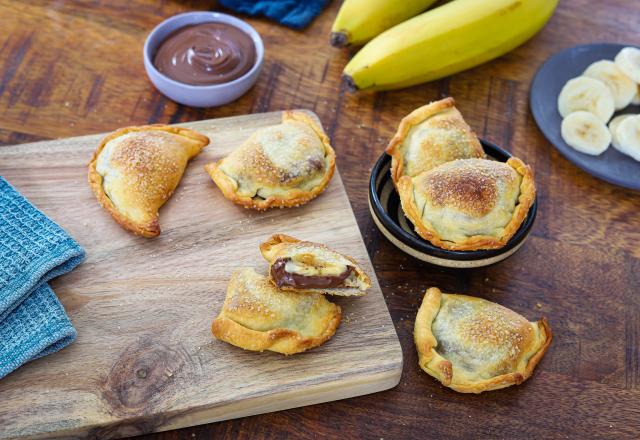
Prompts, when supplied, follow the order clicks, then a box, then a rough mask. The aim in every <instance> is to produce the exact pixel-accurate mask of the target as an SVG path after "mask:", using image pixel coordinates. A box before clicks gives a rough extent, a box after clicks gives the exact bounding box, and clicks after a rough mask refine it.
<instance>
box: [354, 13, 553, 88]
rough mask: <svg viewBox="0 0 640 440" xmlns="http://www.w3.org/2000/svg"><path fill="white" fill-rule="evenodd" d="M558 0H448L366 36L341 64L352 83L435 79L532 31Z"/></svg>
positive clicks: (404, 83)
mask: <svg viewBox="0 0 640 440" xmlns="http://www.w3.org/2000/svg"><path fill="white" fill-rule="evenodd" d="M558 1H559V0H454V1H452V2H450V3H447V4H445V5H442V6H439V7H437V8H435V9H432V10H430V11H427V12H424V13H422V14H420V15H418V16H416V17H414V18H412V19H410V20H408V21H405V22H404V23H401V24H399V25H397V26H395V27H393V28H391V29H389V30H387V31H385V32H383V33H382V34H380V35H378V36H377V37H376V38H374V39H373V40H371V41H370V42H369V43H368V44H367V45H366V46H364V47H363V48H362V49H361V50H360V51H359V52H358V53H357V54H356V56H355V57H353V59H352V60H351V61H350V62H349V63H348V64H347V66H346V67H345V69H344V78H345V80H346V81H347V83H348V84H349V85H350V86H351V88H352V89H358V90H361V89H370V90H388V89H398V88H402V87H408V86H411V85H414V84H419V83H423V82H427V81H432V80H435V79H439V78H442V77H445V76H448V75H451V74H454V73H457V72H460V71H462V70H466V69H469V68H471V67H474V66H477V65H478V64H482V63H484V62H486V61H489V60H492V59H493V58H496V57H499V56H500V55H503V54H505V53H506V52H509V51H510V50H512V49H514V48H516V47H517V46H519V45H521V44H522V43H524V42H525V41H527V40H528V39H529V38H531V37H533V36H534V35H535V34H536V33H537V32H538V31H539V30H540V29H541V28H542V27H543V26H544V25H545V24H546V23H547V21H548V20H549V18H550V17H551V15H552V14H553V11H554V10H555V9H556V6H557V5H558Z"/></svg>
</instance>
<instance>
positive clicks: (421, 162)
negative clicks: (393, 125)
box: [386, 98, 484, 185]
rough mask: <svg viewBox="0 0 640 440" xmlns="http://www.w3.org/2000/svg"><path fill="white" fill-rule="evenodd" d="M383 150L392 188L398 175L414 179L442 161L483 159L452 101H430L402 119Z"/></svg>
mask: <svg viewBox="0 0 640 440" xmlns="http://www.w3.org/2000/svg"><path fill="white" fill-rule="evenodd" d="M386 151H387V154H389V155H390V156H391V157H392V160H391V177H392V179H393V182H394V184H396V185H397V183H398V180H400V178H401V177H402V176H409V177H414V176H416V175H418V174H420V173H421V172H423V171H428V170H430V169H432V168H435V167H436V166H438V165H441V164H443V163H445V162H449V161H452V160H455V159H470V158H480V157H484V150H483V149H482V146H481V145H480V142H479V141H478V138H477V137H476V135H475V133H474V132H473V130H471V127H469V125H468V124H467V123H466V122H465V120H464V119H463V118H462V115H461V114H460V112H459V111H458V109H457V108H456V107H455V101H454V100H453V98H445V99H442V100H440V101H436V102H432V103H430V104H427V105H425V106H422V107H420V108H418V109H416V110H414V111H413V112H411V113H410V114H409V115H407V116H405V117H404V118H403V119H402V121H401V122H400V126H399V127H398V131H397V132H396V134H395V136H394V137H393V139H392V140H391V142H390V143H389V146H388V147H387V150H386Z"/></svg>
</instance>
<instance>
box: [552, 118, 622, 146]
mask: <svg viewBox="0 0 640 440" xmlns="http://www.w3.org/2000/svg"><path fill="white" fill-rule="evenodd" d="M560 132H561V134H562V139H564V141H565V142H566V143H567V144H568V145H569V146H570V147H572V148H574V149H576V150H578V151H580V152H581V153H585V154H591V155H592V156H597V155H599V154H602V153H603V152H604V151H605V150H606V149H607V148H608V147H609V144H610V143H611V133H609V129H608V128H607V126H606V125H605V124H604V122H602V120H601V119H600V118H598V117H597V116H596V115H594V114H593V113H589V112H585V111H577V112H573V113H570V114H569V115H568V116H567V117H566V118H564V119H563V120H562V127H561V130H560Z"/></svg>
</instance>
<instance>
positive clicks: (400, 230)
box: [369, 140, 538, 268]
mask: <svg viewBox="0 0 640 440" xmlns="http://www.w3.org/2000/svg"><path fill="white" fill-rule="evenodd" d="M480 142H481V143H482V147H483V148H484V151H485V153H486V154H487V155H488V156H490V157H492V158H493V159H496V160H498V161H500V162H506V161H507V160H508V159H509V158H510V157H511V154H509V153H508V152H506V151H505V150H503V149H501V148H498V147H497V146H495V145H493V144H492V143H490V142H487V141H484V140H480ZM390 168H391V156H389V155H387V154H386V153H385V154H383V155H382V156H381V157H380V159H378V161H377V162H376V164H375V165H374V167H373V169H372V170H371V178H370V180H369V210H370V211H371V216H372V217H373V221H374V222H375V224H376V226H377V227H378V229H380V232H382V234H383V235H384V236H385V237H387V238H388V239H389V241H391V243H393V244H394V245H395V246H396V247H397V248H398V249H400V250H401V251H403V252H405V253H407V254H409V255H411V256H412V257H415V258H417V259H419V260H422V261H426V262H427V263H431V264H436V265H438V266H445V267H456V268H472V267H483V266H488V265H490V264H494V263H497V262H498V261H502V260H504V259H505V258H507V257H509V256H511V255H513V254H514V253H515V252H516V251H517V250H518V249H520V247H521V246H522V245H523V244H524V241H525V240H526V239H527V237H528V236H529V232H531V227H532V226H533V221H534V220H535V218H536V212H537V210H538V200H537V198H536V200H534V202H533V205H532V206H531V209H529V214H528V215H527V218H526V219H525V220H524V222H523V223H522V225H521V226H520V229H518V231H517V232H516V233H515V234H514V235H513V237H511V240H509V242H508V243H507V244H506V246H504V247H503V248H500V249H489V250H480V251H450V250H447V249H442V248H439V247H436V246H434V245H432V244H431V243H429V242H428V241H426V240H424V239H423V238H421V237H420V236H419V235H418V234H416V232H415V230H414V226H413V224H412V223H411V222H410V221H409V220H408V219H407V218H406V217H405V216H404V212H403V211H402V207H401V206H400V197H399V196H398V193H397V192H396V190H395V187H394V186H393V181H392V180H391V173H390V172H389V169H390Z"/></svg>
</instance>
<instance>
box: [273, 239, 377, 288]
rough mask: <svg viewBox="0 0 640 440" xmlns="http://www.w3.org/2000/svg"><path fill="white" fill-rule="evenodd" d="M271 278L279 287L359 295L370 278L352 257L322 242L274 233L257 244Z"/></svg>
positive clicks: (369, 281) (366, 286) (368, 285)
mask: <svg viewBox="0 0 640 440" xmlns="http://www.w3.org/2000/svg"><path fill="white" fill-rule="evenodd" d="M260 252H261V253H262V256H263V257H264V258H265V260H267V261H268V262H269V274H270V280H271V282H272V283H273V284H274V285H275V286H276V287H278V288H279V289H282V290H300V289H303V290H304V291H307V292H316V293H323V294H329V295H339V296H362V295H364V294H365V293H366V291H367V289H368V288H369V287H371V280H370V279H369V277H368V276H367V274H366V273H365V272H364V270H362V268H361V267H360V265H359V264H358V263H356V261H355V260H354V259H353V258H351V257H347V256H346V255H342V254H340V253H338V252H336V251H334V250H332V249H329V248H328V247H326V246H325V245H322V244H319V243H313V242H310V241H301V240H298V239H297V238H294V237H290V236H288V235H285V234H275V235H273V236H271V237H270V238H269V239H268V240H267V241H265V242H264V243H261V244H260Z"/></svg>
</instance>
